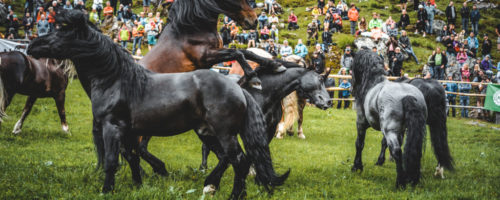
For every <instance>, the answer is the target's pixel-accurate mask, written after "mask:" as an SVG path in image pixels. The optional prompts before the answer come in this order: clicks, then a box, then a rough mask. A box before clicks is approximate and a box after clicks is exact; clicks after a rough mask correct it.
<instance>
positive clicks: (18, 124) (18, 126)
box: [12, 120, 22, 135]
mask: <svg viewBox="0 0 500 200" xmlns="http://www.w3.org/2000/svg"><path fill="white" fill-rule="evenodd" d="M21 124H22V123H21V120H19V121H17V122H16V125H14V129H13V130H12V133H14V135H17V134H19V133H21Z"/></svg>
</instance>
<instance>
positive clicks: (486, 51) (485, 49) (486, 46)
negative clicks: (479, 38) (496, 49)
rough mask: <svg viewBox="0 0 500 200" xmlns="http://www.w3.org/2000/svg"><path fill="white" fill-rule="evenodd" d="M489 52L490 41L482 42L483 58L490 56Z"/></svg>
mask: <svg viewBox="0 0 500 200" xmlns="http://www.w3.org/2000/svg"><path fill="white" fill-rule="evenodd" d="M490 52H491V40H490V39H487V40H484V41H483V46H482V50H481V53H482V54H483V56H484V55H487V54H490Z"/></svg>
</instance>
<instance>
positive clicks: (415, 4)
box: [413, 0, 420, 10]
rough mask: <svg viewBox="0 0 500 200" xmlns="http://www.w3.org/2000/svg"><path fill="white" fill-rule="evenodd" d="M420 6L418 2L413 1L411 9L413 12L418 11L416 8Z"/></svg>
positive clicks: (416, 0)
mask: <svg viewBox="0 0 500 200" xmlns="http://www.w3.org/2000/svg"><path fill="white" fill-rule="evenodd" d="M419 5H420V1H419V0H413V9H414V10H418V6H419Z"/></svg>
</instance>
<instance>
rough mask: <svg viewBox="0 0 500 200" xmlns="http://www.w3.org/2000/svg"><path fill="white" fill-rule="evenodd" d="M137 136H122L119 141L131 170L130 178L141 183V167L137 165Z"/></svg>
mask: <svg viewBox="0 0 500 200" xmlns="http://www.w3.org/2000/svg"><path fill="white" fill-rule="evenodd" d="M137 139H138V137H136V136H127V135H125V136H123V137H122V138H121V142H122V143H123V147H124V148H125V151H124V152H123V153H122V155H123V157H124V158H125V160H127V162H128V164H129V166H130V170H131V171H132V180H134V183H135V184H137V185H141V184H142V178H141V167H140V165H139V162H140V158H139V154H138V150H139V144H138V143H137Z"/></svg>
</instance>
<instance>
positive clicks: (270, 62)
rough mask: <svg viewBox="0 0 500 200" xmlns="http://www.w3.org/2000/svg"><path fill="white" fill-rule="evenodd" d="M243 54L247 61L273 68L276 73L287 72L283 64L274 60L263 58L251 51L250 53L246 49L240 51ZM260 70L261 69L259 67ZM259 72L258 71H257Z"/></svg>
mask: <svg viewBox="0 0 500 200" xmlns="http://www.w3.org/2000/svg"><path fill="white" fill-rule="evenodd" d="M239 51H241V52H242V53H243V55H244V56H245V58H246V59H248V60H251V61H254V62H256V63H259V65H260V66H261V67H265V68H268V67H272V69H273V71H274V72H276V73H280V72H284V71H286V67H284V66H283V65H282V64H281V63H279V62H276V61H274V60H272V59H267V58H264V57H261V56H259V55H257V54H255V53H253V52H251V51H248V50H246V49H242V50H239ZM259 68H260V67H259ZM256 70H257V71H258V69H256Z"/></svg>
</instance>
